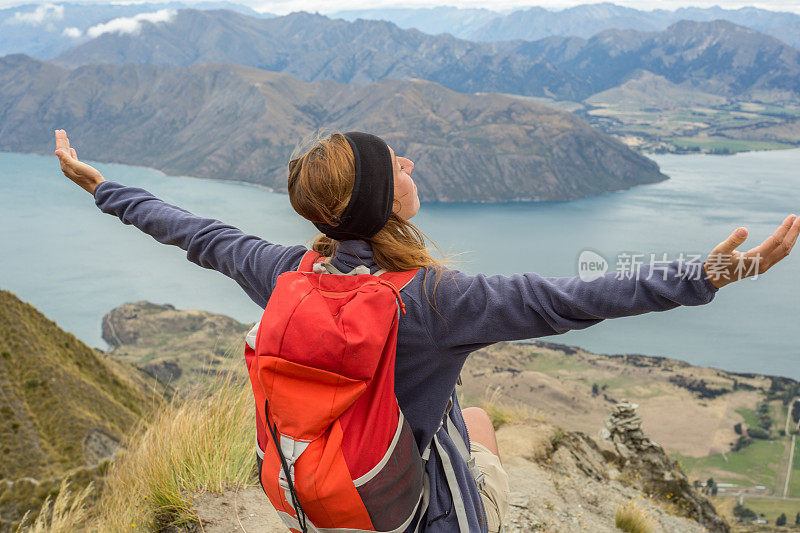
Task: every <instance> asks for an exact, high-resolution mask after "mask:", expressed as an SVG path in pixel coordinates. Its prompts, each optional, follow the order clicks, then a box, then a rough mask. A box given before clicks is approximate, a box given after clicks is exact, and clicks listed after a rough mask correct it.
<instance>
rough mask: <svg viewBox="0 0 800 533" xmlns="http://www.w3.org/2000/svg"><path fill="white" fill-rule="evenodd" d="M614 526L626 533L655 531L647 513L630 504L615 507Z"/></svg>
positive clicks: (650, 532) (649, 532)
mask: <svg viewBox="0 0 800 533" xmlns="http://www.w3.org/2000/svg"><path fill="white" fill-rule="evenodd" d="M614 525H616V526H617V528H618V529H621V530H622V531H625V532H626V533H652V532H653V531H655V525H654V524H653V521H652V520H651V519H650V517H649V516H648V515H647V513H646V512H645V511H643V510H642V509H641V508H640V507H639V506H637V505H636V504H635V503H632V502H628V503H626V504H623V505H620V506H619V507H617V512H616V513H615V515H614Z"/></svg>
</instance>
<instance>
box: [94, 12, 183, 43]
mask: <svg viewBox="0 0 800 533" xmlns="http://www.w3.org/2000/svg"><path fill="white" fill-rule="evenodd" d="M174 16H175V11H174V10H172V9H160V10H158V11H153V12H152V13H139V14H138V15H134V16H132V17H119V18H115V19H111V20H109V21H108V22H103V23H102V24H96V25H94V26H92V27H91V28H89V29H88V30H86V35H88V36H89V37H93V38H94V37H99V36H100V35H103V34H104V33H120V34H122V33H137V32H138V31H139V30H140V29H141V27H142V22H143V21H146V22H153V23H155V22H169V21H170V20H172V17H174Z"/></svg>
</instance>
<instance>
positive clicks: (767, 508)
mask: <svg viewBox="0 0 800 533" xmlns="http://www.w3.org/2000/svg"><path fill="white" fill-rule="evenodd" d="M714 503H716V502H714ZM744 506H745V507H747V508H748V509H752V510H753V511H755V512H756V513H757V514H758V515H759V516H761V515H763V516H762V518H763V519H764V520H766V521H767V522H769V523H770V524H774V523H775V519H776V518H778V516H780V514H781V513H785V514H786V524H787V525H790V524H794V519H795V516H796V515H797V513H798V512H800V501H792V500H781V499H774V500H773V499H767V498H749V499H748V498H745V500H744Z"/></svg>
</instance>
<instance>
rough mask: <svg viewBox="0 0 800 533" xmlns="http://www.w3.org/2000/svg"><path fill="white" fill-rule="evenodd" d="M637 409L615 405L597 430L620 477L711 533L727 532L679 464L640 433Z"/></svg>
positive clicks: (625, 404)
mask: <svg viewBox="0 0 800 533" xmlns="http://www.w3.org/2000/svg"><path fill="white" fill-rule="evenodd" d="M638 407H639V406H638V405H636V404H634V403H630V402H628V401H621V402H619V403H617V404H616V405H615V406H614V407H613V409H612V413H611V416H610V417H609V419H608V420H606V422H605V427H604V428H603V429H601V430H600V438H601V439H602V440H604V441H606V442H610V443H611V444H613V447H614V451H615V452H616V455H617V457H613V456H612V457H611V458H612V460H614V461H615V462H617V463H619V464H620V470H621V477H623V478H624V479H626V480H627V481H628V482H629V484H630V485H631V486H633V487H635V488H637V489H638V490H640V491H642V492H644V493H646V494H648V495H649V496H650V497H651V498H657V499H659V500H661V501H662V502H665V503H668V504H670V505H671V506H672V507H674V508H675V509H676V512H679V513H681V514H683V515H685V516H687V517H689V518H691V519H693V520H696V521H697V522H699V523H701V524H703V525H704V526H705V527H706V528H707V529H708V530H709V531H712V532H727V531H730V528H729V526H728V525H727V523H726V522H725V520H724V519H722V517H720V516H719V515H718V514H717V512H716V510H715V509H714V506H713V505H711V502H709V501H708V499H706V497H705V496H703V495H702V494H700V493H699V492H698V491H697V490H695V488H694V486H693V485H692V484H691V483H690V482H689V479H688V478H687V476H686V474H685V473H684V472H683V470H681V468H680V466H679V465H678V463H677V462H676V461H674V460H672V459H671V458H670V457H669V456H668V455H667V454H666V453H665V452H664V449H663V448H662V447H661V446H660V445H659V444H657V443H655V442H653V441H652V440H650V439H649V438H648V437H647V435H645V433H644V431H643V430H642V417H641V416H640V415H639V414H638V413H637V411H636V409H637V408H638Z"/></svg>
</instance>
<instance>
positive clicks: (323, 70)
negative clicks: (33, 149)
mask: <svg viewBox="0 0 800 533" xmlns="http://www.w3.org/2000/svg"><path fill="white" fill-rule="evenodd" d="M53 61H54V62H55V63H57V64H59V65H62V66H67V67H70V68H74V67H76V66H80V65H86V64H92V63H115V64H123V63H167V64H171V65H177V66H188V65H191V64H196V63H202V62H224V63H237V64H242V65H248V66H252V67H256V68H260V69H265V70H272V71H278V72H285V73H287V74H291V75H293V76H297V77H298V78H300V79H302V80H305V81H316V80H321V79H329V80H334V81H338V82H342V83H358V84H363V83H368V82H371V81H377V80H380V79H383V78H393V79H409V78H422V79H426V80H429V81H434V82H436V83H440V84H442V85H443V86H445V87H447V88H449V89H452V90H454V91H458V92H464V93H473V92H499V93H510V94H519V95H528V96H545V97H552V98H557V99H566V100H572V101H580V100H583V99H585V98H587V97H589V96H591V95H592V94H595V93H597V92H601V91H605V90H607V89H610V88H613V87H616V86H618V85H620V84H622V83H624V82H625V81H626V80H627V79H628V78H629V77H630V76H632V75H633V74H635V73H636V72H637V71H639V70H648V71H650V72H653V73H654V74H656V75H660V76H664V77H665V78H666V79H668V80H669V81H670V82H672V83H675V84H679V85H683V86H685V87H687V88H696V89H702V90H704V91H707V92H710V93H713V94H718V95H724V96H735V97H738V98H748V97H758V98H767V99H769V97H770V96H772V97H773V98H786V97H789V98H794V97H797V96H798V95H800V50H798V49H796V48H793V47H791V46H789V45H787V44H785V43H783V42H781V41H779V40H777V39H775V38H773V37H770V36H768V35H764V34H762V33H759V32H757V31H755V30H751V29H748V28H745V27H742V26H737V25H735V24H733V23H730V22H725V21H713V22H691V21H682V22H677V23H675V24H673V25H671V26H669V27H668V28H667V29H666V30H663V31H656V32H641V31H636V30H616V29H614V30H606V31H603V32H600V33H599V34H597V35H595V36H593V37H591V38H590V39H583V38H580V37H548V38H545V39H541V40H538V41H504V42H492V43H481V42H472V41H465V40H462V39H457V38H455V37H452V36H450V35H447V34H443V35H437V36H432V35H428V34H424V33H422V32H420V31H418V30H414V29H409V30H403V29H401V28H399V27H397V26H396V25H394V24H392V23H389V22H384V21H367V20H356V21H355V22H346V21H344V20H341V19H330V18H327V17H324V16H321V15H312V14H308V13H302V12H300V13H293V14H291V15H287V16H284V17H275V18H270V19H262V18H255V17H249V16H246V15H243V14H240V13H235V12H233V11H226V10H218V11H198V10H191V9H187V10H180V11H178V12H177V13H176V14H175V16H174V17H173V18H171V19H170V20H169V21H165V22H142V24H141V29H140V31H139V32H138V33H124V34H120V33H104V34H102V35H100V36H98V37H96V38H94V39H92V40H90V41H88V42H86V43H84V44H81V45H79V46H77V47H75V48H74V49H71V50H69V51H67V52H64V53H63V54H61V55H59V56H57V57H55V58H54V59H53Z"/></svg>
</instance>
